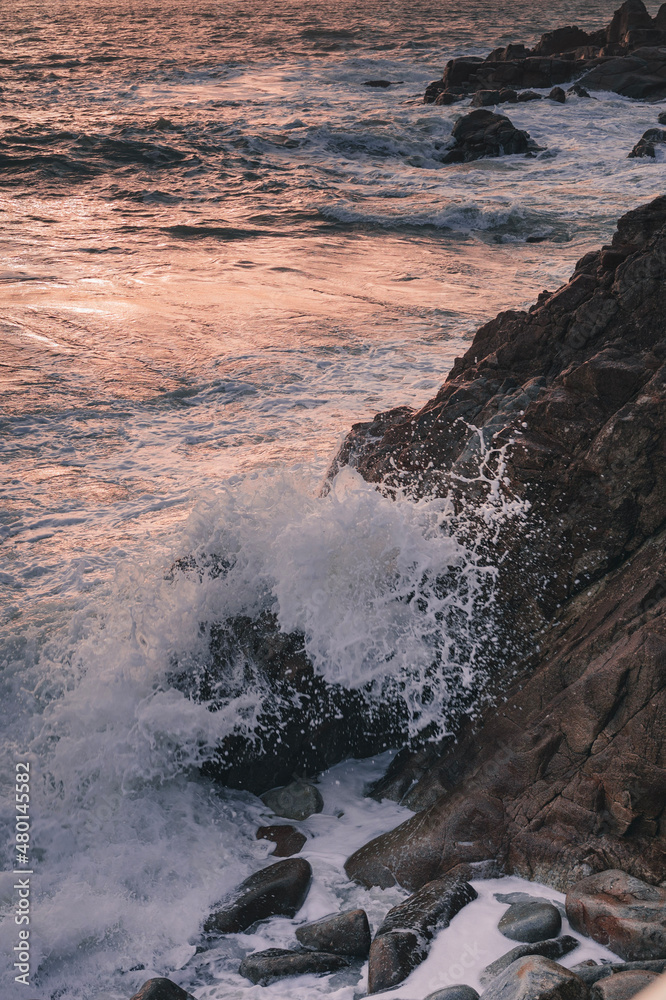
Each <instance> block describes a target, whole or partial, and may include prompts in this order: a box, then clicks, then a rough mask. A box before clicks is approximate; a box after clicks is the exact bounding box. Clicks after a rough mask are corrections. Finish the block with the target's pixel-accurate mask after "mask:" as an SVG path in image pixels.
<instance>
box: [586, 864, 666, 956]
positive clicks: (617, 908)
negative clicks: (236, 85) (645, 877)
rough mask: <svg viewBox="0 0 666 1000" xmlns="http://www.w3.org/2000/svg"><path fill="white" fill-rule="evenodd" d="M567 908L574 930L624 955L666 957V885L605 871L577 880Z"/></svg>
mask: <svg viewBox="0 0 666 1000" xmlns="http://www.w3.org/2000/svg"><path fill="white" fill-rule="evenodd" d="M566 907H567V917H568V918H569V922H570V923H571V926H572V927H573V929H574V930H576V931H579V932H580V933H581V934H586V935H587V936H588V937H591V938H594V940H595V941H598V942H599V943H600V944H603V945H605V946H606V947H608V948H610V950H611V951H613V952H615V954H616V955H619V956H620V957H621V958H625V959H628V960H633V961H640V960H641V959H660V958H666V888H660V887H658V886H655V885H648V883H646V882H643V881H642V880H641V879H638V878H634V877H633V876H631V875H627V873H626V872H623V871H616V870H612V871H605V872H601V873H600V874H598V875H590V876H589V877H588V878H584V879H582V880H581V881H580V882H577V883H576V885H575V886H574V887H573V889H571V890H570V891H569V892H568V893H567V902H566Z"/></svg>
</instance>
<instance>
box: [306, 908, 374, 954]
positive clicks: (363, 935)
mask: <svg viewBox="0 0 666 1000" xmlns="http://www.w3.org/2000/svg"><path fill="white" fill-rule="evenodd" d="M296 938H297V940H298V941H299V943H300V944H301V945H302V946H303V947H304V948H309V949H312V950H313V951H326V952H330V953H332V954H333V955H353V956H354V957H355V958H367V957H368V952H369V951H370V942H371V936H370V925H369V924H368V916H367V914H366V912H365V910H360V909H359V910H347V911H346V912H345V913H332V914H331V915H330V916H328V917H322V918H321V919H320V920H314V921H313V922H312V923H309V924H301V925H300V927H297V928H296Z"/></svg>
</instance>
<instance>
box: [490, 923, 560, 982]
mask: <svg viewBox="0 0 666 1000" xmlns="http://www.w3.org/2000/svg"><path fill="white" fill-rule="evenodd" d="M577 947H578V940H577V938H575V937H572V936H571V935H570V934H563V935H562V937H558V938H553V939H551V940H549V941H535V942H534V943H532V944H521V945H518V947H517V948H512V949H511V951H508V952H507V953H506V955H502V956H501V958H498V959H496V960H495V961H494V962H491V963H490V965H487V966H486V967H485V969H483V971H482V972H481V974H480V977H479V978H480V980H481V984H482V985H483V986H485V985H486V984H487V983H489V982H490V980H491V979H494V978H495V976H499V975H500V973H501V972H504V970H505V969H508V968H509V966H510V965H512V963H513V962H516V961H517V960H518V959H519V958H525V957H526V956H528V955H541V956H542V957H543V958H550V959H556V958H562V956H563V955H568V954H569V952H570V951H573V950H574V948H577Z"/></svg>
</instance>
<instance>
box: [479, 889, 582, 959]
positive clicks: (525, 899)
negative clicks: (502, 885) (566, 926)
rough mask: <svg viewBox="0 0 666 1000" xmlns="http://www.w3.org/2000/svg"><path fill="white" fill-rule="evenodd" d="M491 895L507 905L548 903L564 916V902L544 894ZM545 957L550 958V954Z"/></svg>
mask: <svg viewBox="0 0 666 1000" xmlns="http://www.w3.org/2000/svg"><path fill="white" fill-rule="evenodd" d="M493 896H494V897H495V899H496V900H497V902H498V903H507V904H508V905H509V906H510V905H511V904H512V903H550V904H551V905H552V906H554V907H555V908H556V910H558V912H559V914H560V916H562V917H564V916H566V910H565V908H564V903H560V902H559V901H558V900H556V899H547V898H546V897H545V896H533V895H532V894H531V893H529V892H494V893H493ZM535 954H536V952H535ZM546 957H547V958H550V955H547V956H546Z"/></svg>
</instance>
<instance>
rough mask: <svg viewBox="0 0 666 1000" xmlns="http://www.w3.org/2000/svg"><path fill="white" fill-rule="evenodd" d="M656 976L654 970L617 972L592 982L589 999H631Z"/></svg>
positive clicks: (656, 977)
mask: <svg viewBox="0 0 666 1000" xmlns="http://www.w3.org/2000/svg"><path fill="white" fill-rule="evenodd" d="M658 978H659V977H658V976H657V974H656V973H655V972H639V971H635V972H617V973H615V975H613V976H608V977H607V978H605V979H600V980H599V982H598V983H595V984H594V986H593V987H592V989H591V990H590V1000H631V997H633V996H635V995H636V994H637V993H639V992H640V991H641V990H644V989H645V987H646V986H649V985H650V983H653V982H654V981H655V979H658Z"/></svg>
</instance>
